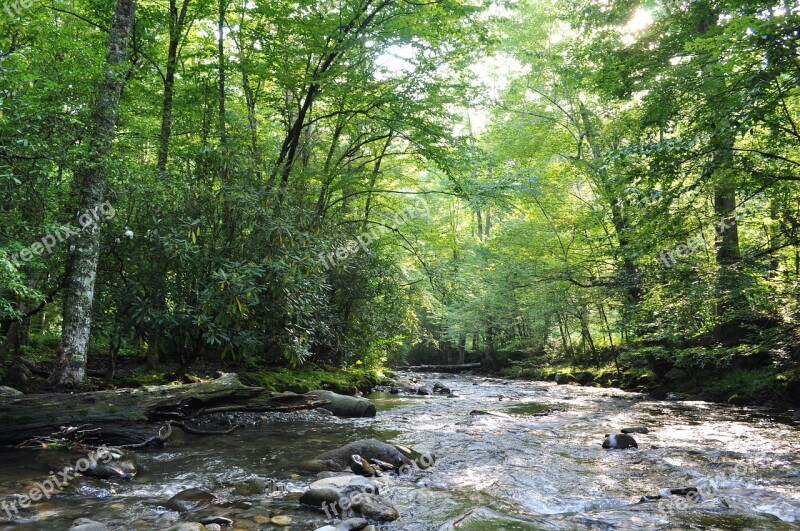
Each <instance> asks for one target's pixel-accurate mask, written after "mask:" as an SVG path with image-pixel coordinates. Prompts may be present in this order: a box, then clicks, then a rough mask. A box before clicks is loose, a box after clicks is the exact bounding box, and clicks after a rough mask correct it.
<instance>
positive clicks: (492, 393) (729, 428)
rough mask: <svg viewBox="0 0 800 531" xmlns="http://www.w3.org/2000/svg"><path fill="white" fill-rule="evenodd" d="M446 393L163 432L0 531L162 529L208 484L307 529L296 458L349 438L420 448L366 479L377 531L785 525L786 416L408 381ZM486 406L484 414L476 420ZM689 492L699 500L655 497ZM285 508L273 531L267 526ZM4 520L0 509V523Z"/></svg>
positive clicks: (2, 475) (5, 460)
mask: <svg viewBox="0 0 800 531" xmlns="http://www.w3.org/2000/svg"><path fill="white" fill-rule="evenodd" d="M418 377H419V378H420V379H424V380H426V381H434V380H436V381H440V382H442V383H443V384H444V385H445V386H447V387H448V388H450V389H451V390H452V391H453V393H455V394H456V395H457V397H455V398H447V397H443V396H429V397H403V396H398V395H388V394H380V393H379V394H375V395H373V396H371V397H370V398H371V399H373V400H374V401H375V403H376V405H377V407H378V415H377V417H376V418H374V419H355V420H344V419H335V418H326V417H322V418H316V419H315V420H313V421H310V420H303V418H304V417H303V416H301V415H297V419H298V420H291V421H287V420H282V421H277V422H268V423H264V424H261V425H259V426H257V427H250V428H247V429H242V430H239V431H237V432H234V433H232V434H230V435H226V436H222V437H193V436H184V435H176V437H175V438H174V440H173V441H172V443H171V444H170V445H169V446H168V447H167V448H166V449H164V450H160V451H153V452H143V453H140V454H139V464H140V465H141V467H142V472H141V473H140V475H139V476H137V477H136V478H135V479H134V480H132V481H129V482H107V481H104V482H97V483H93V484H91V485H90V487H91V488H89V487H86V488H83V489H82V490H81V493H78V494H75V493H69V492H64V493H62V494H59V495H57V496H54V497H53V498H51V499H49V500H43V501H40V502H38V503H35V504H33V505H31V507H30V508H29V509H25V510H22V511H21V512H20V513H19V515H18V522H17V523H15V524H5V525H4V524H2V523H0V530H3V531H5V530H28V529H48V530H50V529H53V530H58V529H67V528H68V527H69V525H70V523H71V522H72V521H73V520H74V519H75V518H78V517H88V518H91V519H93V520H97V521H101V522H104V523H106V524H107V525H108V526H109V528H110V529H142V530H144V529H163V528H166V527H168V526H170V525H172V524H174V523H176V522H180V521H181V519H180V516H179V515H178V513H176V512H174V511H170V510H168V509H166V508H164V503H165V501H166V500H167V499H169V497H170V496H172V495H174V494H175V493H177V492H179V491H181V490H183V489H186V488H190V487H199V488H203V489H208V490H212V491H214V492H215V494H217V495H218V496H219V498H220V501H221V504H220V505H219V506H217V507H215V508H214V509H213V510H212V511H205V512H204V513H203V514H215V515H227V516H228V517H230V518H231V519H233V520H234V522H235V524H234V528H236V529H250V530H257V529H280V528H282V529H287V528H288V529H298V530H306V529H308V530H313V529H316V528H317V527H320V526H322V525H325V523H327V522H330V520H327V517H326V515H325V513H323V512H321V511H315V510H313V509H311V508H307V507H301V506H300V505H299V504H298V503H297V494H296V493H298V492H302V491H303V489H304V488H305V487H306V486H307V485H308V484H309V483H310V482H311V481H312V480H313V478H311V477H308V476H303V475H299V474H298V473H297V469H296V466H297V463H299V462H300V461H302V460H304V459H309V458H311V457H313V456H315V455H316V454H318V453H321V452H323V451H326V450H329V449H332V448H335V447H337V446H341V445H343V444H346V443H347V442H350V441H353V440H356V439H363V438H372V437H374V438H379V439H383V440H391V441H394V442H399V443H402V444H404V445H406V446H411V447H414V448H415V449H419V450H428V451H432V452H433V453H435V454H436V457H437V462H436V466H434V467H432V468H430V469H428V470H425V471H422V472H420V473H419V474H414V475H411V476H408V477H401V478H382V479H381V481H382V483H383V486H382V487H381V494H382V495H383V496H385V497H386V498H388V499H389V500H390V501H391V502H392V503H393V504H394V505H395V506H396V507H397V509H398V510H399V512H400V514H401V519H400V520H398V521H396V522H393V523H390V524H387V525H385V526H384V527H383V528H385V529H389V530H428V529H465V530H491V531H494V530H518V529H519V530H527V529H547V530H549V529H558V530H561V529H564V530H568V529H623V530H624V529H707V530H714V529H720V530H740V529H798V528H800V488H798V487H800V471H799V470H798V466H800V416H798V414H797V412H792V411H789V412H785V411H784V412H771V411H768V410H763V409H758V408H742V407H730V406H725V405H718V404H711V403H706V402H664V401H652V400H649V399H647V398H645V397H643V396H641V395H637V394H632V393H625V392H622V391H618V390H609V389H598V388H587V387H575V386H556V385H553V384H547V383H539V382H535V383H525V382H518V381H505V380H497V379H486V378H478V377H469V378H465V377H452V376H444V375H436V376H433V375H418ZM487 413H488V414H487ZM633 426H644V427H647V428H648V429H649V433H648V434H635V435H634V437H635V438H636V439H637V441H638V443H639V448H638V449H631V450H604V449H602V448H601V442H602V440H603V436H604V434H606V433H615V432H618V431H619V430H620V429H621V428H624V427H633ZM52 455H53V452H39V453H37V452H32V451H30V450H27V451H12V452H5V453H2V454H0V495H1V494H4V493H5V494H10V493H25V492H27V491H28V490H29V489H30V485H31V483H32V482H37V481H42V480H43V479H45V478H46V477H47V475H48V473H49V470H52V467H53V465H52ZM252 474H257V475H260V476H268V477H270V478H273V479H274V480H275V486H274V488H273V489H272V490H273V492H272V493H269V494H265V495H254V496H245V497H241V496H233V495H228V494H226V493H227V492H229V489H228V490H226V489H225V488H224V486H225V485H230V484H233V483H235V482H236V481H238V480H240V479H241V478H244V477H247V476H249V475H252ZM691 486H694V487H698V489H699V493H700V495H701V498H700V499H699V500H692V499H687V498H686V497H683V496H674V495H673V496H666V497H664V498H662V499H660V500H658V501H654V502H647V503H640V499H641V498H642V496H645V495H651V496H652V495H657V494H659V493H661V494H668V491H666V490H665V489H669V488H679V487H691ZM276 515H285V516H287V517H289V518H290V519H291V524H290V525H289V526H288V527H287V526H284V527H280V526H278V525H275V524H273V523H270V517H274V516H276ZM4 516H5V514H4V513H3V512H2V509H0V518H2V517H4Z"/></svg>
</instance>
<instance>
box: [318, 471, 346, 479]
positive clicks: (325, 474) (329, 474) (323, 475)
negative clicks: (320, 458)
mask: <svg viewBox="0 0 800 531" xmlns="http://www.w3.org/2000/svg"><path fill="white" fill-rule="evenodd" d="M349 475H350V471H348V472H330V471H327V470H326V471H324V472H320V473H319V474H317V479H325V478H335V477H341V476H349Z"/></svg>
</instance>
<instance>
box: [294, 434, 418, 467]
mask: <svg viewBox="0 0 800 531" xmlns="http://www.w3.org/2000/svg"><path fill="white" fill-rule="evenodd" d="M353 455H359V456H361V457H362V458H363V459H366V460H367V461H372V460H373V459H378V460H380V461H386V462H387V463H389V464H391V465H392V466H395V467H400V466H403V465H411V464H412V461H411V460H410V459H409V458H408V457H406V456H404V455H403V454H402V453H400V452H399V451H398V450H397V448H395V447H394V446H392V445H391V444H388V443H385V442H383V441H379V440H377V439H363V440H360V441H355V442H351V443H350V444H347V445H345V446H342V447H340V448H336V449H334V450H331V451H329V452H325V453H322V454H320V455H318V456H317V457H316V459H312V460H311V461H304V462H302V463H300V470H304V471H306V472H323V471H326V470H329V471H334V472H335V471H344V470H350V463H351V461H352V457H353Z"/></svg>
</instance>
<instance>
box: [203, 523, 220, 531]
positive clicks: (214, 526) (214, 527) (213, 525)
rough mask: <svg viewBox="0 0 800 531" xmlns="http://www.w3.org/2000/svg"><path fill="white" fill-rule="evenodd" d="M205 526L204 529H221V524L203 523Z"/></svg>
mask: <svg viewBox="0 0 800 531" xmlns="http://www.w3.org/2000/svg"><path fill="white" fill-rule="evenodd" d="M203 525H204V526H206V531H222V526H221V525H219V524H203Z"/></svg>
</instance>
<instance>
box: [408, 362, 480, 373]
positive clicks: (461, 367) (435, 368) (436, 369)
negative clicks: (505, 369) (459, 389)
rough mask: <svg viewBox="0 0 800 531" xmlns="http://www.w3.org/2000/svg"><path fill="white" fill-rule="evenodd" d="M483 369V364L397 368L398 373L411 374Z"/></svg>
mask: <svg viewBox="0 0 800 531" xmlns="http://www.w3.org/2000/svg"><path fill="white" fill-rule="evenodd" d="M481 367H483V364H482V363H464V364H461V365H407V366H403V367H397V370H398V371H411V372H446V373H458V372H462V371H471V370H475V369H480V368H481Z"/></svg>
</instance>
